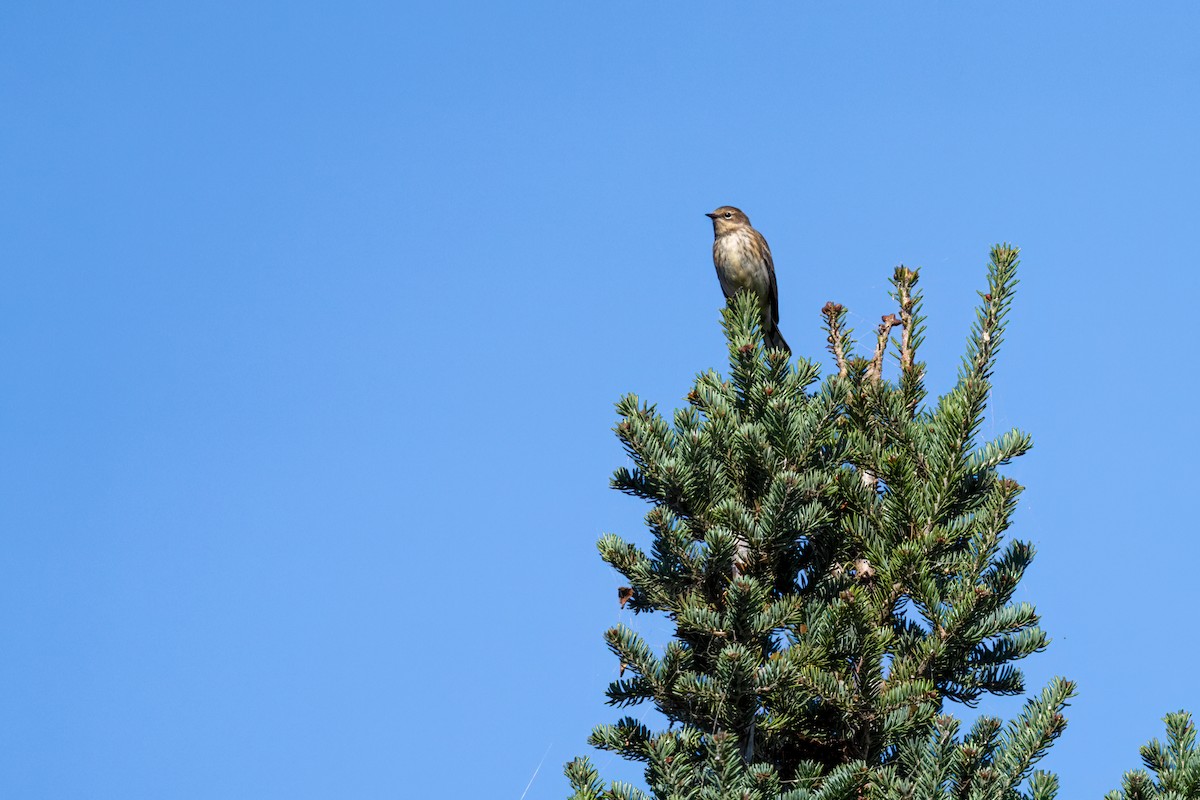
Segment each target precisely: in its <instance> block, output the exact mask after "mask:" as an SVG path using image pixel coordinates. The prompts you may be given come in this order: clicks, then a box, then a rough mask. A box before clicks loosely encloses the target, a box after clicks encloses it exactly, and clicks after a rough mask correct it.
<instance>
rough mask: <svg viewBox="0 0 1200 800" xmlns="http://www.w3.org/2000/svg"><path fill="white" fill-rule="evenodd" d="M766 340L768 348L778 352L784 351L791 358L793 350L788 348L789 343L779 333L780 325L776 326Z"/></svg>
mask: <svg viewBox="0 0 1200 800" xmlns="http://www.w3.org/2000/svg"><path fill="white" fill-rule="evenodd" d="M765 338H766V345H767V347H772V348H774V349H776V350H783V351H785V352H786V353H787V354H788V355H789V356H790V355H791V354H792V348H790V347H788V343H787V341H785V340H784V338H783V334H782V333H780V332H779V326H778V325H776V326H775V327H774V328H773V329H772V330H771V332H770V333H769V334H767V336H766V337H765Z"/></svg>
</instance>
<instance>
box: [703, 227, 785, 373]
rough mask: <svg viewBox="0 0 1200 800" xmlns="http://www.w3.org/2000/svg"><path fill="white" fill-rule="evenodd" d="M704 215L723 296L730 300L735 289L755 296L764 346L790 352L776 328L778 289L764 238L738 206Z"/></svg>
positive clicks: (768, 248)
mask: <svg viewBox="0 0 1200 800" xmlns="http://www.w3.org/2000/svg"><path fill="white" fill-rule="evenodd" d="M704 216H706V217H708V218H709V219H711V220H712V224H713V266H714V267H716V268H717V279H718V280H719V281H720V282H721V291H722V292H723V293H724V294H725V300H726V301H727V302H728V301H731V300H733V297H734V295H736V294H737V293H738V291H739V290H742V291H747V292H750V293H751V294H753V295H754V296H755V297H757V298H758V304H759V306H760V307H761V308H762V332H763V341H764V342H765V343H766V346H767V347H773V348H776V349H779V350H784V351H786V352H787V353H788V355H791V352H792V348H790V347H788V343H787V342H786V341H785V340H784V338H783V334H782V333H780V332H779V289H778V287H777V286H776V284H775V262H774V260H772V258H771V248H770V246H769V245H768V244H767V240H766V239H764V238H763V235H762V234H761V233H759V232H758V231H756V230H755V229H754V228H753V226H751V225H750V218H749V217H747V216H746V215H745V214H744V213H742V210H741V209H739V208H734V207H733V206H721V207H720V208H718V209H717V210H716V211H711V212H709V213H707V214H705V215H704Z"/></svg>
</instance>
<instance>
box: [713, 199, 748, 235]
mask: <svg viewBox="0 0 1200 800" xmlns="http://www.w3.org/2000/svg"><path fill="white" fill-rule="evenodd" d="M704 216H706V217H708V218H709V219H711V220H712V221H713V233H714V234H716V235H717V236H720V235H721V234H723V233H730V232H731V231H735V230H737V229H738V228H749V227H750V218H749V217H747V216H746V215H745V214H743V213H742V210H741V209H740V208H734V207H733V206H721V207H720V208H718V209H717V210H716V211H710V212H709V213H707V214H705V215H704Z"/></svg>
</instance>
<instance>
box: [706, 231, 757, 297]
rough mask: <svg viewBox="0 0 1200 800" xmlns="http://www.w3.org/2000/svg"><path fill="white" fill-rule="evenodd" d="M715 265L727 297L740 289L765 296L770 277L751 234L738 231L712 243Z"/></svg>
mask: <svg viewBox="0 0 1200 800" xmlns="http://www.w3.org/2000/svg"><path fill="white" fill-rule="evenodd" d="M713 263H714V264H715V265H716V268H717V277H718V278H720V280H721V289H722V290H724V292H725V294H726V295H727V296H729V295H733V294H735V293H736V292H737V290H738V289H748V290H750V291H752V292H755V293H757V294H766V292H767V290H768V286H769V281H770V277H769V276H768V275H767V272H766V264H765V263H763V259H762V257H761V256H759V255H758V254H757V253H756V252H755V247H754V242H753V240H752V239H751V237H750V235H749V234H748V233H746V232H744V231H736V232H734V233H729V234H726V235H724V236H721V237H719V238H718V239H717V240H716V241H715V242H714V243H713Z"/></svg>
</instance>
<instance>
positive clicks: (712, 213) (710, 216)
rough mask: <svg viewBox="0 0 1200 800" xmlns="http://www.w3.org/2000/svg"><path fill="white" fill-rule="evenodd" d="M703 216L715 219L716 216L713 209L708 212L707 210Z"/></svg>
mask: <svg viewBox="0 0 1200 800" xmlns="http://www.w3.org/2000/svg"><path fill="white" fill-rule="evenodd" d="M704 216H706V217H708V218H709V219H716V218H717V212H715V211H710V212H708V213H707V214H705V215H704Z"/></svg>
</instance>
